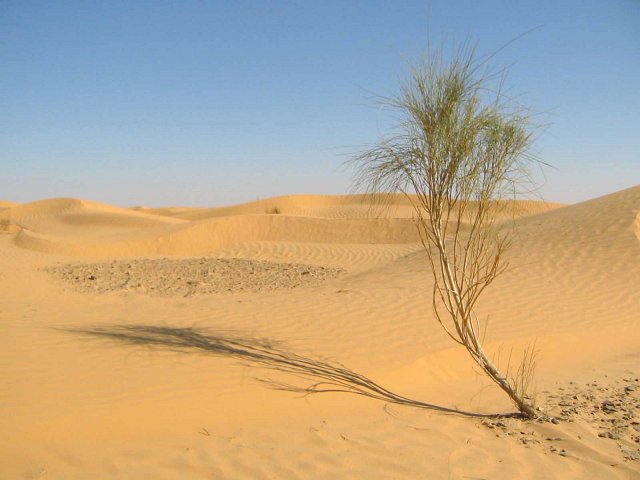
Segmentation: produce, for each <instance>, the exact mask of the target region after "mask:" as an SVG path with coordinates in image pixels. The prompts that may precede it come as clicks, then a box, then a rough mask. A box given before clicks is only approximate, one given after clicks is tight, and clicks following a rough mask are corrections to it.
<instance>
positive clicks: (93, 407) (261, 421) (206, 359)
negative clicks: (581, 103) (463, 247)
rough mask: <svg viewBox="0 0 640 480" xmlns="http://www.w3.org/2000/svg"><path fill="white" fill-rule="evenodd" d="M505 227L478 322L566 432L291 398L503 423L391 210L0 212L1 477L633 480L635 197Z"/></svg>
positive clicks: (312, 204) (317, 205)
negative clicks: (510, 235) (337, 381)
mask: <svg viewBox="0 0 640 480" xmlns="http://www.w3.org/2000/svg"><path fill="white" fill-rule="evenodd" d="M275 209H277V211H279V212H280V213H279V214H270V213H268V212H273V211H274V210H275ZM515 211H516V215H517V220H516V221H515V227H516V233H515V244H514V247H513V249H512V251H511V252H510V254H509V261H510V264H511V267H510V270H509V271H508V273H506V274H505V275H504V276H503V277H501V278H500V279H499V280H498V281H496V283H495V284H494V285H492V287H491V289H490V290H488V291H487V292H486V296H485V297H484V299H483V301H482V304H480V305H479V310H480V313H481V314H482V315H483V317H487V318H488V320H489V322H488V330H487V337H486V345H487V349H488V351H489V352H490V353H491V354H492V355H494V356H495V358H496V359H498V360H499V362H500V363H501V364H502V365H504V363H505V362H506V358H508V355H509V351H510V350H511V348H512V347H513V349H514V352H518V351H520V350H521V349H522V348H523V347H525V346H527V345H529V344H530V343H531V342H534V341H535V342H536V343H535V344H536V348H537V349H538V351H539V353H538V369H537V393H538V403H539V404H540V405H541V407H542V408H543V409H544V411H545V413H548V414H550V415H553V416H554V417H555V418H557V419H556V420H555V423H553V422H548V421H544V422H542V421H541V422H537V421H533V422H523V421H520V420H517V419H513V418H503V419H496V418H482V417H476V418H468V417H465V416H461V415H455V414H444V413H440V412H438V411H436V410H433V409H418V408H413V407H407V406H402V405H397V404H392V403H388V402H383V401H380V400H377V399H373V398H369V397H367V396H362V395H354V394H352V393H339V392H328V393H323V394H319V395H303V394H302V393H300V392H299V393H294V392H292V391H290V390H292V389H293V390H295V389H296V388H299V389H304V388H305V387H306V386H309V385H311V384H314V383H322V382H324V381H326V380H327V376H328V375H329V376H331V375H336V374H337V373H339V374H342V373H344V372H348V375H349V376H348V378H361V377H357V375H364V376H366V377H367V378H368V379H371V380H373V381H375V382H376V383H377V384H379V385H382V386H384V387H385V388H388V389H390V390H392V391H394V392H396V393H398V394H400V395H403V396H405V397H409V398H412V399H417V400H421V401H423V402H427V403H430V404H433V405H436V406H442V407H448V408H456V409H460V410H464V411H470V412H475V413H480V414H493V413H507V412H512V411H513V407H512V406H511V405H510V404H509V402H508V401H507V399H506V398H505V397H504V395H502V394H501V393H500V391H498V390H497V389H496V388H495V387H493V386H491V385H490V384H489V383H488V382H487V381H486V380H485V379H484V378H483V377H482V376H480V375H478V373H477V372H476V371H475V370H474V368H473V365H472V363H471V361H470V360H469V359H468V358H467V355H466V353H465V352H464V351H461V350H460V348H457V347H455V346H453V345H452V344H451V342H450V340H449V339H448V338H447V337H446V335H445V334H444V333H443V332H442V330H441V329H440V327H439V326H438V325H437V323H436V322H435V321H434V319H433V314H432V311H431V304H430V301H431V295H430V291H431V280H430V272H429V271H428V267H427V262H426V259H425V256H424V253H423V252H422V250H421V246H420V244H419V239H418V237H417V235H416V231H415V228H414V225H413V222H412V220H411V210H410V206H409V205H408V203H407V202H405V201H403V200H402V199H399V198H398V199H395V202H394V204H393V205H392V207H391V208H390V209H389V210H384V211H380V210H378V209H377V208H372V207H371V206H370V205H367V204H366V203H365V202H364V201H363V199H362V198H361V197H354V196H332V197H329V196H289V197H278V198H273V199H267V200H262V201H259V202H253V203H250V204H245V205H239V206H234V207H227V208H217V209H195V208H186V207H169V208H163V209H148V208H143V207H134V208H130V209H125V208H118V207H113V206H109V205H104V204H100V203H96V202H91V201H85V200H77V199H51V200H43V201H40V202H34V203H31V204H20V205H18V204H13V203H11V202H0V322H1V325H2V329H3V335H2V336H1V337H0V375H1V378H2V382H0V431H2V432H3V435H2V436H1V437H0V478H7V479H20V478H25V479H36V478H47V479H76V478H77V479H89V478H90V479H94V478H114V479H140V478H153V479H176V478H179V479H200V478H202V479H205V478H206V479H256V478H273V479H280V478H292V479H295V478H301V479H316V478H317V479H322V478H326V479H329V478H331V479H334V478H347V479H348V478H358V479H359V478H368V479H390V478H397V479H417V478H425V479H427V478H438V479H439V478H450V479H515V478H521V479H530V478H536V479H603V478H620V479H629V478H640V443H639V442H640V432H639V426H640V424H639V422H640V380H639V379H638V377H640V329H638V312H639V311H640V294H639V293H638V292H640V187H635V188H631V189H628V190H624V191H621V192H617V193H614V194H611V195H608V196H605V197H601V198H597V199H594V200H592V201H589V202H584V203H581V204H577V205H572V206H566V207H565V206H560V205H555V204H545V203H541V202H522V203H520V204H518V205H517V208H516V209H515ZM513 223H514V222H507V223H506V224H507V225H508V226H509V228H511V226H512V224H513ZM305 272H306V273H305ZM514 356H516V357H517V354H515V353H514Z"/></svg>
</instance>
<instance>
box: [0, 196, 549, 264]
mask: <svg viewBox="0 0 640 480" xmlns="http://www.w3.org/2000/svg"><path fill="white" fill-rule="evenodd" d="M514 205H515V208H514V211H516V212H517V216H518V217H523V216H528V215H531V214H537V213H540V212H544V211H548V210H552V209H555V208H559V205H557V204H548V203H543V202H530V201H526V202H517V203H515V204H514ZM274 209H275V210H274ZM273 211H277V212H278V213H277V214H274V213H270V212H273ZM412 213H413V209H412V207H411V205H410V203H409V202H408V201H407V199H405V198H403V197H401V196H395V197H393V199H392V201H391V202H389V204H385V205H384V206H382V205H377V204H371V203H369V202H367V201H366V197H363V196H360V195H342V196H313V195H297V196H287V197H275V198H272V199H266V200H261V201H258V202H252V203H248V204H243V205H238V206H235V207H228V208H214V209H197V208H186V207H174V208H160V209H145V208H142V207H134V208H131V209H124V208H118V207H112V206H109V205H104V204H100V203H97V202H90V201H86V200H78V199H51V200H43V201H39V202H33V203H29V204H24V205H18V206H14V207H11V208H7V209H5V210H4V211H1V212H0V222H2V221H3V220H4V224H5V225H7V224H12V225H14V229H17V228H19V230H20V231H19V234H18V236H17V237H16V239H15V242H16V244H18V245H20V246H22V247H25V248H30V249H33V250H38V251H42V252H48V253H60V254H64V255H75V256H93V257H127V256H144V255H203V254H212V253H215V252H216V251H218V250H219V249H221V248H223V247H232V246H234V245H236V244H238V243H242V242H262V241H292V242H304V243H310V242H312V243H329V244H403V243H404V244H406V243H416V242H419V237H418V235H417V231H416V228H415V225H414V222H413V220H412Z"/></svg>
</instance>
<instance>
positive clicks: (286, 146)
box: [0, 0, 640, 206]
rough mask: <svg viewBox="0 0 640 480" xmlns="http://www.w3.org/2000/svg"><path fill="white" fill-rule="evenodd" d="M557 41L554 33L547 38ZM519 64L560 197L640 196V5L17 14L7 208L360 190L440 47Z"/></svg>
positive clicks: (197, 7) (2, 44)
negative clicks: (381, 107)
mask: <svg viewBox="0 0 640 480" xmlns="http://www.w3.org/2000/svg"><path fill="white" fill-rule="evenodd" d="M536 27H538V28H536ZM533 28H536V29H535V30H534V31H532V32H531V33H529V34H527V35H525V36H524V37H522V38H520V39H519V40H517V41H516V42H514V43H513V44H511V45H509V46H508V47H507V48H505V49H503V50H502V51H500V53H499V54H498V55H497V56H496V57H495V60H494V64H495V65H496V66H498V67H499V66H502V65H511V70H510V75H509V78H508V86H509V88H510V91H511V92H514V93H517V94H519V98H520V99H521V100H522V101H523V102H525V103H528V104H530V105H532V106H533V107H534V109H535V110H536V111H538V112H541V116H540V119H541V121H542V122H544V123H547V124H548V126H547V127H546V131H545V132H544V133H543V134H542V136H541V137H540V139H539V140H538V142H537V144H536V147H537V151H538V155H539V156H540V157H541V158H542V159H543V160H545V161H546V162H548V163H550V164H552V165H554V166H555V168H556V169H555V170H547V171H546V177H547V178H546V183H545V185H544V186H543V187H542V189H541V193H542V195H543V197H544V198H545V199H548V200H555V201H563V202H569V203H572V202H577V201H582V200H586V199H588V198H592V197H596V196H599V195H603V194H606V193H610V192H613V191H616V190H620V189H622V188H625V187H629V186H633V185H637V184H639V183H640V89H639V88H638V85H639V84H640V2H638V1H636V0H608V1H604V0H592V1H587V0H583V1H573V0H565V1H562V2H558V1H517V2H516V1H490V0H485V1H457V0H449V1H435V0H434V1H406V2H403V1H389V2H381V1H352V2H350V1H346V0H343V1H323V2H312V1H308V2H307V1H294V0H290V1H280V2H267V1H253V2H249V1H229V2H206V1H197V2H195V1H193V2H191V1H174V2H164V1H160V0H155V1H149V2H144V1H136V2H120V1H102V2H97V1H87V2H71V1H59V2H49V1H47V2H38V1H15V2H14V1H2V2H0V111H1V112H2V113H1V114H0V199H5V200H13V201H18V202H26V201H32V200H36V199H41V198H48V197H60V196H71V197H80V198H88V199H93V200H98V201H103V202H107V203H112V204H117V205H123V206H126V205H150V206H159V205H222V204H231V203H238V202H243V201H251V200H255V199H256V198H264V197H267V196H273V195H282V194H295V193H345V192H347V191H348V190H349V187H350V172H349V170H346V169H344V168H342V167H341V165H342V163H343V162H344V161H345V160H346V159H347V158H348V153H349V152H351V151H353V150H354V148H355V147H357V146H359V145H363V144H366V143H371V142H375V141H376V140H377V139H378V138H379V136H380V135H381V134H382V133H384V125H385V120H384V119H382V118H381V116H380V114H379V113H378V111H377V110H376V109H375V108H373V107H372V105H371V102H370V101H369V98H370V97H371V95H372V94H383V95H392V94H394V93H395V92H396V91H397V90H398V86H399V85H400V83H401V82H402V81H403V79H404V78H405V77H406V73H407V64H408V62H410V61H412V60H415V59H418V58H419V57H420V55H421V54H422V53H423V52H424V51H425V50H426V46H427V42H429V41H430V42H431V43H432V44H443V43H444V44H445V45H450V44H451V42H453V41H456V42H458V43H459V42H461V41H464V40H467V39H470V40H471V41H475V42H477V44H478V49H479V51H480V53H490V52H493V51H495V50H497V49H499V48H500V47H501V46H503V45H505V44H506V43H508V42H509V41H510V40H512V39H514V38H515V37H517V36H518V35H520V34H522V33H523V32H526V31H529V30H531V29H533Z"/></svg>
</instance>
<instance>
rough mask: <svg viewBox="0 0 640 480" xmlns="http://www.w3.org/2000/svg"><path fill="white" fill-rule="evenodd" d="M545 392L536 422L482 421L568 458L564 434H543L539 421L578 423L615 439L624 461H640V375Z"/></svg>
mask: <svg viewBox="0 0 640 480" xmlns="http://www.w3.org/2000/svg"><path fill="white" fill-rule="evenodd" d="M542 394H543V398H541V401H540V402H539V403H540V404H541V405H542V407H543V410H542V412H541V413H542V414H543V415H541V417H540V419H538V420H537V421H533V422H531V421H529V422H527V421H523V420H518V419H515V418H503V419H495V420H483V421H482V424H483V425H484V426H485V427H487V428H490V429H494V430H495V431H496V435H497V436H506V437H512V438H515V439H517V440H518V442H519V443H521V444H522V445H523V446H525V447H526V448H530V447H532V446H538V447H542V448H544V449H545V450H547V451H548V452H549V453H552V454H557V455H560V456H563V457H567V456H571V451H570V449H569V447H565V446H564V445H565V442H564V441H565V440H566V439H565V438H563V436H562V434H559V435H557V436H556V435H548V434H542V433H541V432H540V429H536V428H535V426H536V423H547V422H548V423H552V424H556V425H561V424H562V423H565V422H579V423H581V424H583V425H588V426H589V427H590V430H593V431H595V432H596V433H597V436H598V437H599V439H601V440H600V441H603V442H612V441H613V442H615V443H616V445H617V446H618V448H619V450H620V454H621V456H622V459H623V461H633V462H635V461H640V378H638V377H637V376H635V375H629V376H627V377H624V378H623V379H621V380H611V381H609V382H606V381H592V382H589V383H587V384H583V385H580V384H578V383H577V382H569V383H568V384H567V385H564V386H559V387H558V388H557V391H555V392H550V391H544V392H542Z"/></svg>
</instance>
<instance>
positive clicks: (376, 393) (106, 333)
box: [65, 324, 517, 418]
mask: <svg viewBox="0 0 640 480" xmlns="http://www.w3.org/2000/svg"><path fill="white" fill-rule="evenodd" d="M65 331H67V332H72V333H76V334H82V335H88V336H93V337H101V338H105V339H111V340H115V341H117V342H122V343H125V344H129V345H137V346H146V347H152V348H162V349H163V350H170V351H174V352H180V353H198V354H205V355H217V356H223V357H229V358H233V359H236V360H238V361H240V362H241V363H242V364H244V365H247V366H253V367H263V368H267V369H271V370H275V371H278V372H283V373H287V374H289V375H292V376H295V377H298V378H302V379H304V380H307V381H309V380H311V381H313V382H314V383H312V384H310V385H307V386H297V385H295V384H289V383H283V382H276V381H273V380H270V379H263V380H261V381H262V382H264V383H266V384H267V385H268V386H269V387H270V388H274V389H277V390H285V391H289V392H297V393H303V394H306V395H309V394H317V393H338V392H340V393H352V394H356V395H362V396H365V397H369V398H374V399H377V400H382V401H384V402H388V403H394V404H398V405H406V406H411V407H417V408H424V409H429V410H434V411H437V412H442V413H449V414H458V415H463V416H469V417H487V418H493V417H505V416H517V414H507V415H505V414H481V413H474V412H467V411H464V410H458V409H455V408H448V407H443V406H439V405H433V404H430V403H425V402H421V401H418V400H414V399H411V398H407V397H404V396H402V395H398V394H396V393H394V392H392V391H390V390H387V389H386V388H384V387H382V386H380V385H378V384H377V383H375V382H374V381H373V380H371V379H369V378H367V377H366V376H364V375H362V374H359V373H356V372H354V371H352V370H349V369H348V368H345V367H344V366H342V365H339V364H332V363H329V362H328V361H326V360H320V359H315V358H311V357H307V356H303V355H299V354H297V353H294V352H290V351H288V350H286V349H284V348H283V347H282V346H281V345H280V344H278V343H276V342H273V341H269V340H266V339H260V338H246V337H236V336H231V335H222V334H218V335H213V334H211V333H210V332H208V331H207V330H204V329H196V328H194V327H187V328H184V327H182V328H179V327H168V326H153V325H127V324H120V325H118V324H115V325H107V326H95V327H87V328H72V329H65Z"/></svg>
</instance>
